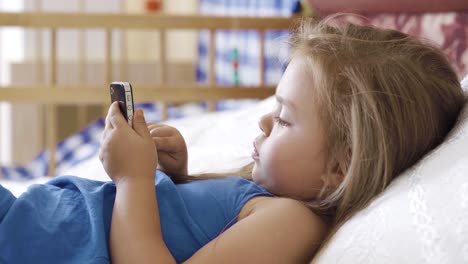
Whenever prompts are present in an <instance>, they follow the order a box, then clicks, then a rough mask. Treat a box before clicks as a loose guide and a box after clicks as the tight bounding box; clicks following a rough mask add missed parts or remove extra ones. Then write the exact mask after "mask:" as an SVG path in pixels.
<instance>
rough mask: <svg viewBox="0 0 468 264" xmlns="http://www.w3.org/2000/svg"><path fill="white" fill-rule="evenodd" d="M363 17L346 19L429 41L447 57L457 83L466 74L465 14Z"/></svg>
mask: <svg viewBox="0 0 468 264" xmlns="http://www.w3.org/2000/svg"><path fill="white" fill-rule="evenodd" d="M366 17H367V18H366V19H364V18H357V17H353V18H347V19H348V20H349V21H353V22H357V23H362V24H371V25H374V26H377V27H383V28H391V29H396V30H399V31H402V32H405V33H408V34H410V35H413V36H417V37H420V38H425V39H429V40H431V41H432V42H433V43H435V44H436V45H437V46H438V47H439V48H441V49H442V50H443V51H444V52H445V54H447V55H448V58H449V60H450V61H451V62H452V66H453V67H454V68H455V71H456V73H457V74H458V76H459V77H460V80H461V78H462V77H463V76H465V75H466V74H468V12H464V13H461V12H449V13H423V14H373V15H367V16H366Z"/></svg>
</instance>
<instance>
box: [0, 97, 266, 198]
mask: <svg viewBox="0 0 468 264" xmlns="http://www.w3.org/2000/svg"><path fill="white" fill-rule="evenodd" d="M274 102H275V99H274V98H273V97H269V98H267V99H265V100H262V101H260V102H258V103H256V104H254V105H252V106H249V107H246V108H244V109H241V110H231V111H223V112H215V113H206V114H200V115H197V116H192V117H186V118H181V119H173V120H168V121H166V122H163V123H165V124H168V125H171V126H174V127H176V128H178V129H179V130H180V132H181V133H182V135H183V136H184V138H185V140H186V143H187V148H188V153H189V161H188V167H189V174H191V173H199V172H221V171H229V170H231V169H235V168H238V167H240V166H242V165H245V164H247V163H248V162H250V161H251V152H252V142H253V140H254V139H255V137H256V136H258V134H259V133H260V129H259V128H258V120H259V118H260V116H261V115H263V114H264V113H266V112H268V111H271V109H272V108H273V106H274ZM58 174H59V175H75V176H80V177H83V178H89V179H94V180H102V181H110V178H109V176H107V174H106V172H105V171H104V168H103V167H102V165H101V162H100V161H99V158H98V153H96V154H95V155H94V156H93V157H91V158H90V159H87V160H85V161H83V162H80V163H79V164H77V165H75V166H73V167H71V168H68V169H66V170H64V171H59V172H58ZM50 179H51V178H50V177H47V176H44V177H39V178H36V179H33V180H27V181H8V180H0V184H2V185H3V186H4V187H5V188H7V189H9V190H11V192H12V193H13V194H14V195H16V196H18V195H20V194H21V193H23V192H24V191H26V189H27V188H28V186H30V185H31V184H35V183H45V182H47V181H48V180H50Z"/></svg>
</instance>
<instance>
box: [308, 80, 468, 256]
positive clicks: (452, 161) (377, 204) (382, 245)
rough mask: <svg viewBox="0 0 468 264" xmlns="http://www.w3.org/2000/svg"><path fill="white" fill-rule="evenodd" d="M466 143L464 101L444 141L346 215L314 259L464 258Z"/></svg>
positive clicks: (467, 234)
mask: <svg viewBox="0 0 468 264" xmlns="http://www.w3.org/2000/svg"><path fill="white" fill-rule="evenodd" d="M462 86H464V89H465V92H466V91H467V90H468V76H466V77H465V79H464V80H463V81H462ZM467 147H468V105H467V106H465V107H464V108H463V110H462V112H461V114H460V116H459V119H458V121H457V124H456V125H455V127H454V129H453V130H452V131H451V132H450V134H449V136H448V138H447V139H446V141H444V142H443V143H442V144H441V145H440V146H439V147H437V148H436V149H435V150H433V151H432V152H431V153H429V154H428V155H426V156H425V158H423V159H422V160H421V161H419V162H418V163H417V164H416V165H415V166H413V167H412V168H411V169H409V170H408V171H406V172H404V173H403V174H402V175H401V176H400V177H398V178H397V179H396V180H395V181H394V182H392V184H391V185H390V186H389V187H388V189H387V190H385V191H384V192H383V193H382V194H381V195H379V197H378V198H376V200H374V201H373V202H372V203H371V204H370V205H369V206H368V207H367V208H365V209H364V210H362V211H360V212H359V213H357V214H356V215H355V216H354V217H352V218H351V219H350V220H348V221H347V222H346V223H345V224H344V225H343V226H342V227H341V228H340V229H339V230H338V232H337V233H336V234H335V235H334V236H333V237H332V238H331V241H330V243H329V244H328V245H327V246H326V247H325V248H324V249H323V250H322V251H321V252H320V253H319V254H318V255H317V256H316V258H315V259H314V261H313V263H327V264H328V263H346V264H351V263H359V264H362V263H438V264H439V263H468V151H467Z"/></svg>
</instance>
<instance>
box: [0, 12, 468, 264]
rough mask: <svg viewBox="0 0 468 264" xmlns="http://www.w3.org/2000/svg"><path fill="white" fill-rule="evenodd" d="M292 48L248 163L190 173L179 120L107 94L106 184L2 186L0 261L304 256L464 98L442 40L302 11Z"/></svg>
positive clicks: (437, 134) (62, 181)
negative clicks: (174, 122) (126, 106)
mask: <svg viewBox="0 0 468 264" xmlns="http://www.w3.org/2000/svg"><path fill="white" fill-rule="evenodd" d="M291 44H292V47H293V49H292V54H291V60H290V63H289V65H288V67H287V69H286V71H285V73H284V75H283V77H282V79H281V81H280V83H279V85H278V87H277V90H276V99H277V104H276V106H275V108H274V109H272V111H271V112H269V113H266V114H265V115H264V116H263V117H262V118H261V120H260V122H259V126H260V129H261V133H260V134H259V136H258V137H257V138H255V140H254V142H253V149H254V150H253V155H252V158H253V163H252V164H249V165H248V166H246V167H245V168H244V169H246V170H243V171H239V172H233V173H232V174H230V175H231V177H222V178H218V179H209V178H210V177H211V176H212V175H211V176H210V175H201V176H199V177H198V178H194V177H189V176H188V175H187V148H186V145H185V142H184V139H183V137H182V136H181V134H180V133H179V131H177V129H175V128H172V127H169V126H165V125H158V124H147V123H146V122H145V119H144V116H143V113H142V111H141V110H137V112H136V115H135V119H134V124H133V125H134V128H133V129H132V128H131V127H130V126H128V124H127V123H126V121H125V119H124V118H123V116H122V115H121V113H120V112H119V108H118V105H116V104H112V105H111V107H110V109H109V113H108V115H107V118H106V127H105V130H104V132H103V136H102V148H101V151H100V159H101V161H102V164H103V166H104V168H105V170H106V172H107V174H108V175H109V176H110V177H111V178H112V182H99V181H92V180H87V179H83V178H78V177H73V176H62V177H57V178H55V179H53V180H51V181H50V182H49V183H47V184H43V185H34V186H32V187H31V188H30V189H29V190H28V191H27V192H26V193H24V194H22V195H21V196H20V197H18V198H16V197H14V196H13V195H12V194H11V193H10V192H9V191H8V190H6V189H5V188H3V187H1V186H0V263H109V262H110V261H111V260H112V262H113V263H174V262H177V263H181V262H187V263H305V262H308V261H310V260H311V259H312V258H313V257H314V255H315V254H316V252H317V251H318V250H319V249H320V246H321V245H323V244H324V243H326V241H327V238H329V237H330V236H332V235H333V233H334V232H335V231H336V230H337V229H338V228H339V227H340V226H341V225H342V224H343V223H344V222H345V221H346V220H347V219H349V218H350V217H351V216H352V215H354V214H355V213H356V212H357V211H359V210H360V209H362V208H364V207H365V206H366V205H368V204H369V202H370V201H371V200H372V199H373V198H374V197H375V196H376V195H378V194H379V193H381V192H382V191H383V190H384V189H385V188H386V187H387V186H388V185H389V184H390V182H391V181H392V180H393V179H394V178H395V177H397V176H398V175H399V174H400V173H401V172H402V171H403V170H405V169H406V168H408V167H409V166H411V165H412V164H414V163H415V162H416V161H417V160H419V159H420V158H421V157H422V156H423V155H424V154H425V153H427V152H428V151H429V150H431V149H432V148H434V147H435V146H436V145H437V144H439V143H440V142H441V141H442V140H443V139H444V137H445V135H446V134H447V132H448V131H449V130H450V129H451V127H452V126H453V124H454V122H455V120H456V117H457V115H458V113H459V111H460V109H461V107H462V105H463V104H464V97H463V95H462V90H461V87H460V84H459V82H458V79H457V76H456V75H455V73H454V72H453V70H452V69H451V67H450V66H449V63H448V62H447V59H446V58H445V56H444V55H443V54H442V53H441V52H440V51H439V50H438V49H436V48H434V47H432V46H431V45H429V44H426V43H423V42H421V41H419V40H417V39H414V38H413V37H410V36H408V35H406V34H403V33H400V32H397V31H393V30H384V29H378V28H374V27H369V26H359V25H353V24H347V23H338V24H336V25H332V24H331V23H330V20H323V21H322V22H320V23H318V24H317V23H315V22H313V21H311V20H308V19H304V20H303V21H302V23H301V25H300V26H299V28H298V30H297V32H295V34H294V35H293V37H292V39H291ZM226 140H229V139H226ZM206 162H210V161H209V160H207V161H206ZM157 168H159V170H156V169H157ZM246 171H247V173H245V172H246ZM239 176H244V177H239ZM195 179H197V180H195ZM249 179H251V180H249Z"/></svg>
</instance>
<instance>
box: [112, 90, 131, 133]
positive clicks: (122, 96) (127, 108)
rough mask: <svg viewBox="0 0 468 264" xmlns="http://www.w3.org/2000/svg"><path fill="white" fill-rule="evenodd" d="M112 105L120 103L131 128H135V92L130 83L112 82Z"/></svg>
mask: <svg viewBox="0 0 468 264" xmlns="http://www.w3.org/2000/svg"><path fill="white" fill-rule="evenodd" d="M110 95H111V103H113V102H115V101H117V102H119V108H120V111H121V112H122V114H123V116H124V117H125V119H126V120H127V122H128V125H129V126H130V127H133V113H134V112H135V109H134V107H133V91H132V85H131V84H130V83H128V82H112V83H111V84H110Z"/></svg>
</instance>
